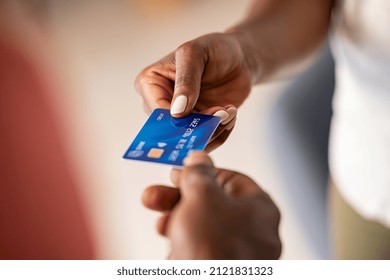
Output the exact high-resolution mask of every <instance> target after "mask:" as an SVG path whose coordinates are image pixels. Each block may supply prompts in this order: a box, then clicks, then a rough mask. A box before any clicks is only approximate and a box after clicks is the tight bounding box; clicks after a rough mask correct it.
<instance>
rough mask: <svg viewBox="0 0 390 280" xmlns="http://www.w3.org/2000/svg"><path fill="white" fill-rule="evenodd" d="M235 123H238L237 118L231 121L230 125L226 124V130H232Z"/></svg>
mask: <svg viewBox="0 0 390 280" xmlns="http://www.w3.org/2000/svg"><path fill="white" fill-rule="evenodd" d="M235 124H236V121H235V120H234V121H231V122H230V123H229V124H228V125H226V127H225V129H226V130H231V129H232V128H233V127H234V125H235Z"/></svg>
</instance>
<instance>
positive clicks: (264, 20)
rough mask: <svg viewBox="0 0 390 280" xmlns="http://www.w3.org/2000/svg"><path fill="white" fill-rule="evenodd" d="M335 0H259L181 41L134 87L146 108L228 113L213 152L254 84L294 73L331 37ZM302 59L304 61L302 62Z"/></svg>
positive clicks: (182, 113)
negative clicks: (222, 26) (232, 21)
mask: <svg viewBox="0 0 390 280" xmlns="http://www.w3.org/2000/svg"><path fill="white" fill-rule="evenodd" d="M332 6H333V1H332V0H283V1H282V0H261V1H259V0H257V1H253V3H252V5H251V7H250V9H249V12H248V14H247V15H246V17H244V18H243V20H242V21H241V22H239V23H238V24H236V25H234V26H232V27H231V28H229V29H228V30H227V31H226V32H224V33H210V34H207V35H204V36H201V37H199V38H196V39H194V40H191V41H188V42H186V43H184V44H182V45H181V46H179V47H178V48H177V49H176V50H175V51H174V52H172V53H170V54H168V55H167V56H165V57H164V58H162V59H160V60H159V61H157V62H155V63H154V64H152V65H150V66H149V67H147V68H145V69H144V70H143V71H141V73H140V74H139V75H138V76H137V78H136V81H135V88H136V90H137V91H138V93H139V94H140V95H141V96H142V98H143V101H144V108H145V110H146V112H147V113H150V112H151V111H153V110H154V109H155V108H165V109H170V110H171V114H172V115H173V116H174V117H184V116H186V115H188V114H189V113H190V112H200V113H206V114H215V113H217V112H218V113H217V115H221V114H222V115H223V117H224V118H223V121H222V123H221V125H220V126H219V128H218V129H219V131H218V133H217V134H216V135H215V137H214V138H213V139H212V141H211V142H210V144H209V146H208V148H207V150H208V151H211V150H213V149H215V148H217V147H218V146H220V145H222V144H223V143H224V142H225V140H226V139H227V138H228V136H229V134H230V131H231V130H232V128H233V126H234V123H235V121H236V114H237V108H238V107H239V106H240V105H241V104H242V103H243V102H244V101H245V100H246V99H247V97H248V95H249V93H250V90H251V87H252V85H254V84H257V83H260V82H263V81H265V80H270V79H275V78H278V77H285V76H286V75H289V74H290V75H292V74H294V73H295V72H297V71H298V70H300V69H302V67H304V66H305V65H306V64H307V62H305V58H306V57H307V56H310V55H311V54H312V52H313V51H314V50H315V49H316V48H317V47H318V46H319V45H320V44H321V42H322V41H323V39H324V38H326V34H327V30H328V26H329V21H330V20H329V19H330V13H331V9H332ZM302 61H303V62H302Z"/></svg>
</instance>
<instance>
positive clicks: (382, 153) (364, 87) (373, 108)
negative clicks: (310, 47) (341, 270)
mask: <svg viewBox="0 0 390 280" xmlns="http://www.w3.org/2000/svg"><path fill="white" fill-rule="evenodd" d="M339 4H340V6H339V8H338V9H336V14H335V18H334V26H333V34H332V36H331V47H332V52H333V55H334V57H335V60H336V89H335V97H334V100H333V119H332V125H331V136H330V152H329V153H330V172H331V176H332V178H333V180H334V182H335V184H336V185H337V186H338V188H339V190H340V192H341V194H342V195H343V197H344V198H345V199H346V200H347V201H348V202H349V203H350V204H351V205H352V207H353V208H354V209H355V210H356V211H357V212H358V213H359V214H360V215H362V216H363V217H365V218H367V219H372V220H376V221H379V222H381V223H383V224H384V225H386V226H387V227H390V1H389V0H346V1H342V2H340V3H339Z"/></svg>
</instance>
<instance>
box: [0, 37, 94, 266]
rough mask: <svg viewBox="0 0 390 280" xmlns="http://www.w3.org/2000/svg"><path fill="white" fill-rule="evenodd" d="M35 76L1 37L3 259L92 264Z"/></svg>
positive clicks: (71, 180)
mask: <svg viewBox="0 0 390 280" xmlns="http://www.w3.org/2000/svg"><path fill="white" fill-rule="evenodd" d="M40 74H41V73H40V71H39V66H38V65H36V63H34V62H33V60H31V59H29V57H28V56H27V55H25V54H24V53H23V52H22V51H21V49H20V48H18V47H17V46H15V45H13V44H11V43H9V42H8V41H7V40H4V39H2V38H1V37H0V259H92V258H94V257H95V256H94V250H93V243H92V239H91V232H90V229H89V227H88V223H87V221H86V215H85V213H84V208H83V205H82V200H81V198H80V196H79V193H78V186H77V182H76V179H75V175H74V174H72V171H71V168H70V165H69V160H68V158H67V155H66V152H65V149H64V146H63V145H62V141H61V138H60V133H59V129H58V127H59V126H58V125H57V124H59V123H60V121H61V120H60V119H59V117H58V116H57V115H56V112H55V111H54V110H53V108H52V107H51V103H50V101H49V99H48V98H47V97H48V96H49V95H50V94H52V93H51V92H50V91H52V89H51V87H50V86H48V83H47V80H45V78H47V77H42V75H40Z"/></svg>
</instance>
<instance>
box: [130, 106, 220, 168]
mask: <svg viewBox="0 0 390 280" xmlns="http://www.w3.org/2000/svg"><path fill="white" fill-rule="evenodd" d="M220 122H221V118H220V117H218V116H210V115H204V114H195V113H192V114H190V115H188V116H186V117H184V118H173V117H172V116H171V114H170V112H169V110H166V109H155V110H154V111H153V112H152V114H151V115H150V117H149V118H148V120H147V121H146V123H145V124H144V126H143V127H142V129H141V131H140V132H139V133H138V135H137V136H136V138H135V139H134V141H133V143H132V144H131V145H130V147H129V148H128V150H127V151H126V153H125V154H124V156H123V158H125V159H132V160H141V161H149V162H156V163H164V164H170V165H175V166H182V165H183V160H184V158H185V157H186V156H187V155H188V154H189V153H190V152H191V151H195V150H203V149H204V148H205V147H206V145H207V143H208V141H209V140H210V139H211V136H212V135H213V133H214V132H215V130H216V129H217V127H218V125H219V123H220Z"/></svg>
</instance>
